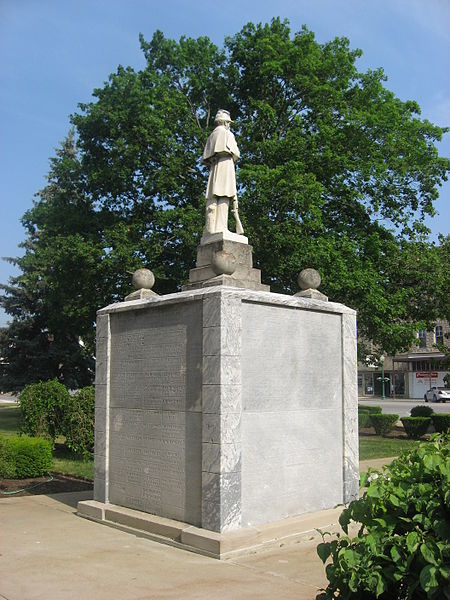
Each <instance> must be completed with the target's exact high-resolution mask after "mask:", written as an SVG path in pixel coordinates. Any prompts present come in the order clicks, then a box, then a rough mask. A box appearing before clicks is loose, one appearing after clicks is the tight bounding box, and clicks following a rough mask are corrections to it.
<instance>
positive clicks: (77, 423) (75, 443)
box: [62, 385, 95, 456]
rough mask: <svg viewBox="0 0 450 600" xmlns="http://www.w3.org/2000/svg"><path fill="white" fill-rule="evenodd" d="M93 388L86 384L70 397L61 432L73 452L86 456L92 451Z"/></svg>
mask: <svg viewBox="0 0 450 600" xmlns="http://www.w3.org/2000/svg"><path fill="white" fill-rule="evenodd" d="M94 420H95V389H94V386H92V385H91V386H88V387H85V388H83V389H81V390H80V391H79V392H77V393H76V394H74V395H73V396H71V397H70V399H69V402H68V404H67V407H66V411H65V415H64V420H63V425H62V434H63V435H64V436H65V437H66V446H67V447H68V448H69V449H70V450H72V452H74V453H75V454H80V455H83V456H88V455H90V454H91V453H92V452H93V451H94Z"/></svg>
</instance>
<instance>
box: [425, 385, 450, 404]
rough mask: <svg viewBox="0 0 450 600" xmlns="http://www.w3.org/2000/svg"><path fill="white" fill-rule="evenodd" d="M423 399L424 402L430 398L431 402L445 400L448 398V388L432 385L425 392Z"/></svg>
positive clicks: (449, 394)
mask: <svg viewBox="0 0 450 600" xmlns="http://www.w3.org/2000/svg"><path fill="white" fill-rule="evenodd" d="M423 399H424V400H425V402H428V400H431V402H447V400H450V390H448V389H447V388H443V387H432V388H430V389H429V390H428V391H427V392H425V394H424V396H423Z"/></svg>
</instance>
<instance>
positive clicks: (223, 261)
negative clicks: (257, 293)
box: [211, 250, 236, 275]
mask: <svg viewBox="0 0 450 600" xmlns="http://www.w3.org/2000/svg"><path fill="white" fill-rule="evenodd" d="M211 266H212V269H213V271H214V273H215V274H216V275H232V274H233V273H234V272H235V270H236V257H235V256H234V254H232V253H231V252H225V250H218V251H217V252H215V253H214V255H213V257H212V264H211Z"/></svg>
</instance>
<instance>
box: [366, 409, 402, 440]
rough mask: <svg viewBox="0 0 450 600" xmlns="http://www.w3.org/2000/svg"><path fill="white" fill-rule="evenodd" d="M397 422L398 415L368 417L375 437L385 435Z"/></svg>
mask: <svg viewBox="0 0 450 600" xmlns="http://www.w3.org/2000/svg"><path fill="white" fill-rule="evenodd" d="M397 421H398V415H376V414H371V415H370V422H371V423H372V426H373V428H374V429H375V432H376V434H377V435H387V434H388V433H389V432H390V431H392V429H393V427H394V425H395V424H396V423H397Z"/></svg>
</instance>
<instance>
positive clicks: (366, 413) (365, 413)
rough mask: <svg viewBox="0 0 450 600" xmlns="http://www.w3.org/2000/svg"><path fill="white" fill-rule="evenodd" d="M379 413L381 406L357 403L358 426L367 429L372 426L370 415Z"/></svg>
mask: <svg viewBox="0 0 450 600" xmlns="http://www.w3.org/2000/svg"><path fill="white" fill-rule="evenodd" d="M378 414H381V406H364V405H361V404H359V405H358V427H359V428H360V429H367V428H368V427H371V426H372V422H371V420H370V415H378Z"/></svg>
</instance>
